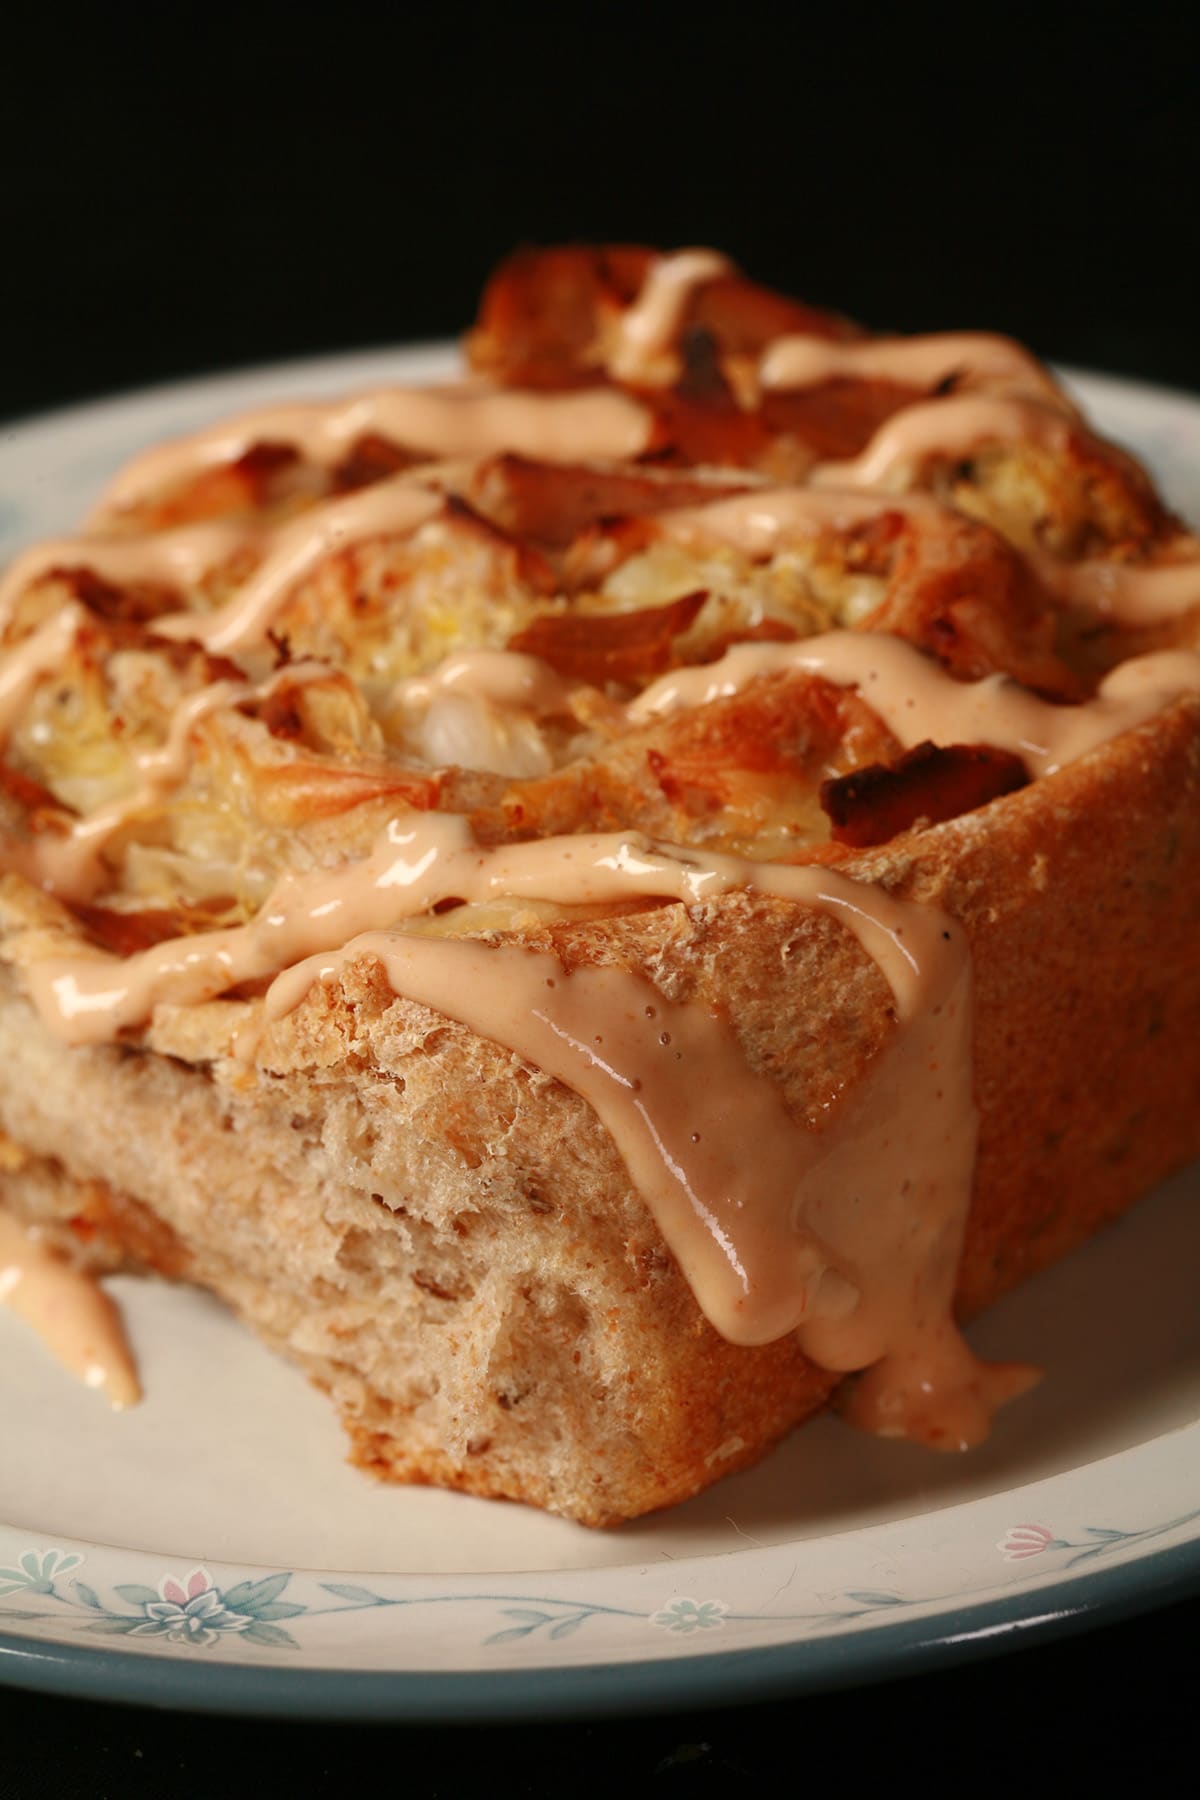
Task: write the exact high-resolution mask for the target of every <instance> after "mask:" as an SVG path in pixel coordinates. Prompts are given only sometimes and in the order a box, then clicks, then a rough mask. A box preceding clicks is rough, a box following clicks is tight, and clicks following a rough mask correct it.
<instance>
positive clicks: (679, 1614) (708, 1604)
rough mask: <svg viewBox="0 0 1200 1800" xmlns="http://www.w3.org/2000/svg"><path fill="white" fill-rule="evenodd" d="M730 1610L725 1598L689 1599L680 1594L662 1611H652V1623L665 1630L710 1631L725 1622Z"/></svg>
mask: <svg viewBox="0 0 1200 1800" xmlns="http://www.w3.org/2000/svg"><path fill="white" fill-rule="evenodd" d="M728 1611H729V1608H728V1607H727V1606H726V1604H725V1602H724V1601H723V1600H688V1599H686V1598H684V1596H683V1595H680V1597H679V1599H677V1600H672V1601H671V1603H670V1605H669V1606H664V1607H663V1609H662V1611H661V1612H656V1613H652V1614H651V1615H650V1623H651V1624H652V1625H660V1626H661V1627H662V1629H663V1630H664V1631H682V1632H686V1631H709V1630H712V1629H713V1628H714V1627H716V1626H718V1625H723V1624H724V1623H725V1615H726V1613H727V1612H728Z"/></svg>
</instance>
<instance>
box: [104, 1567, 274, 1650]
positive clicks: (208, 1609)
mask: <svg viewBox="0 0 1200 1800" xmlns="http://www.w3.org/2000/svg"><path fill="white" fill-rule="evenodd" d="M145 1591H146V1592H147V1593H148V1594H153V1592H154V1590H153V1589H152V1588H148V1589H146V1590H145ZM158 1592H159V1596H160V1598H159V1599H157V1600H155V1599H149V1600H142V1601H141V1607H142V1612H143V1614H144V1617H143V1620H142V1623H141V1624H140V1625H135V1626H134V1627H133V1630H132V1631H131V1632H130V1633H129V1635H130V1637H165V1638H166V1639H167V1642H168V1643H172V1644H190V1645H193V1646H198V1647H201V1648H207V1647H208V1646H209V1645H211V1644H215V1643H217V1642H218V1641H219V1638H220V1635H221V1633H222V1632H226V1631H245V1630H247V1629H248V1628H249V1626H250V1625H251V1624H252V1623H253V1620H252V1619H251V1618H250V1617H249V1615H248V1614H245V1613H236V1612H231V1611H230V1609H229V1608H228V1607H227V1606H226V1605H225V1600H224V1596H223V1595H222V1593H221V1590H220V1588H218V1587H216V1586H214V1584H213V1578H212V1576H211V1575H210V1574H209V1572H208V1570H207V1569H193V1570H192V1571H191V1573H190V1574H189V1575H187V1576H185V1577H184V1579H183V1580H182V1581H180V1580H177V1578H176V1577H175V1576H174V1575H164V1576H163V1578H162V1580H161V1581H160V1582H159V1584H158Z"/></svg>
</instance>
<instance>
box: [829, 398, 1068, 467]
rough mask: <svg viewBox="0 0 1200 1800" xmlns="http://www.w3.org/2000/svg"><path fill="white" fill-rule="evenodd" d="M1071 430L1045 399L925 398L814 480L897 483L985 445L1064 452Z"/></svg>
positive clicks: (1058, 410) (1065, 416)
mask: <svg viewBox="0 0 1200 1800" xmlns="http://www.w3.org/2000/svg"><path fill="white" fill-rule="evenodd" d="M1072 429H1073V424H1072V419H1071V416H1070V414H1069V413H1066V412H1064V411H1063V409H1062V408H1061V407H1058V406H1051V405H1048V404H1047V403H1046V402H1045V401H1044V400H1020V399H1010V398H1008V397H1002V396H998V395H993V394H961V395H951V396H950V397H949V398H947V399H945V400H923V401H920V402H918V403H917V404H916V405H914V406H905V407H902V408H901V410H900V411H899V412H896V413H893V414H892V416H891V418H890V419H886V420H885V421H884V423H883V424H882V425H881V426H880V427H879V430H878V431H877V432H876V433H875V435H874V437H873V438H872V439H871V441H870V443H869V444H868V445H867V447H866V449H865V450H864V451H863V452H862V453H861V455H859V456H855V457H852V458H850V460H849V461H847V462H828V463H822V464H820V465H819V467H818V468H816V469H814V470H813V473H812V480H813V481H814V482H816V483H817V484H818V485H821V484H829V485H832V486H834V487H876V486H879V485H883V484H885V483H888V482H891V483H897V482H900V481H902V480H903V479H906V478H907V477H908V476H910V475H912V474H915V473H916V471H917V470H918V469H919V468H920V466H921V464H922V463H924V462H927V461H928V460H929V459H930V458H931V457H937V456H942V457H947V456H967V455H970V454H971V453H973V452H974V451H976V450H979V449H980V448H981V447H982V446H983V445H985V444H1012V443H1018V444H1019V443H1035V444H1042V445H1045V446H1047V447H1048V448H1051V449H1056V450H1057V449H1062V448H1063V447H1064V446H1065V444H1066V443H1067V440H1068V438H1069V437H1070V434H1071V431H1072Z"/></svg>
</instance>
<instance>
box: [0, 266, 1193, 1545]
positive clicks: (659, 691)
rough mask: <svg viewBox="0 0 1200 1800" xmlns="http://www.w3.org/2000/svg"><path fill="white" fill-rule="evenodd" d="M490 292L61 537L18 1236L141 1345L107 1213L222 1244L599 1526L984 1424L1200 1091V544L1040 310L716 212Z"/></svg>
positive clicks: (23, 1023) (8, 940) (44, 1267)
mask: <svg viewBox="0 0 1200 1800" xmlns="http://www.w3.org/2000/svg"><path fill="white" fill-rule="evenodd" d="M466 349H467V355H468V359H469V362H470V364H471V372H470V375H469V377H468V378H467V379H466V380H464V381H463V382H461V383H460V384H457V385H449V386H444V387H440V388H433V389H420V390H418V389H408V390H406V389H400V388H390V389H380V390H376V391H373V392H370V393H365V394H358V395H355V396H352V397H350V398H348V399H346V400H344V401H339V402H336V403H324V402H323V403H320V404H314V403H309V404H297V405H294V406H277V407H272V408H270V409H267V410H264V411H262V412H260V413H256V414H251V415H248V416H246V417H242V418H238V419H234V420H232V421H230V422H229V423H227V424H225V425H222V426H219V427H216V428H213V429H210V430H207V431H205V432H203V433H201V434H199V435H197V436H195V437H192V438H189V439H185V440H181V441H179V442H175V443H169V444H166V445H163V446H161V447H159V448H156V449H153V450H150V451H148V452H147V453H146V454H145V455H143V456H141V457H139V458H137V459H136V460H135V461H134V462H133V463H131V464H130V465H128V466H127V467H126V468H125V469H124V470H123V471H122V472H121V473H120V474H119V475H118V477H117V478H116V480H115V481H114V482H113V484H112V486H111V487H110V489H109V491H108V492H107V494H106V495H105V496H104V497H103V498H102V500H101V502H100V504H99V505H98V507H97V508H96V510H95V512H94V513H93V515H92V516H91V518H90V519H89V520H88V522H87V524H86V526H85V528H84V529H83V530H82V531H81V533H80V534H79V535H77V536H74V537H63V538H60V539H57V540H55V541H53V542H51V543H46V544H40V545H37V546H35V547H33V548H32V549H30V550H28V551H26V552H25V553H24V554H23V555H21V556H20V557H18V559H17V561H16V562H15V563H14V565H13V566H12V568H11V569H10V570H9V571H8V573H7V575H6V576H5V577H4V578H3V581H2V583H0V630H2V632H3V638H2V644H3V661H2V663H0V736H2V739H3V762H2V764H0V857H2V867H3V871H4V872H3V875H2V877H0V934H2V935H0V944H2V947H3V960H4V970H3V980H2V998H0V1034H2V1039H3V1053H4V1069H5V1076H4V1081H3V1093H2V1097H0V1108H2V1110H0V1126H2V1128H3V1134H4V1135H3V1137H0V1170H2V1175H0V1179H2V1182H3V1196H4V1207H5V1211H3V1212H0V1265H3V1270H6V1271H7V1273H6V1275H5V1281H4V1284H3V1285H4V1286H5V1287H6V1288H7V1290H8V1294H9V1298H10V1299H12V1300H14V1301H15V1302H16V1303H17V1304H18V1306H19V1307H20V1308H21V1309H22V1310H23V1311H24V1312H25V1313H26V1314H27V1315H28V1316H29V1317H30V1318H31V1319H32V1320H33V1322H34V1323H35V1325H37V1324H40V1325H41V1326H42V1328H43V1330H44V1332H45V1335H47V1337H48V1338H49V1340H50V1342H51V1348H53V1349H56V1350H57V1351H58V1353H59V1355H60V1356H61V1357H62V1359H63V1360H64V1361H65V1362H67V1363H68V1364H72V1365H74V1366H77V1367H79V1368H80V1369H82V1370H83V1371H85V1372H86V1373H87V1378H88V1379H90V1380H92V1381H93V1382H95V1383H96V1384H103V1385H106V1386H107V1388H108V1390H109V1392H110V1395H111V1397H112V1398H113V1399H114V1400H115V1401H118V1402H121V1401H125V1400H128V1399H130V1398H132V1397H133V1395H134V1393H135V1391H136V1384H135V1380H134V1376H133V1372H132V1370H131V1368H130V1367H129V1365H128V1361H127V1358H126V1356H125V1353H124V1350H123V1346H122V1341H121V1337H120V1330H119V1321H118V1320H117V1319H116V1317H115V1315H113V1314H112V1313H111V1311H109V1310H106V1306H105V1303H104V1301H103V1298H102V1296H101V1295H100V1294H99V1293H98V1291H97V1290H95V1288H94V1287H93V1286H92V1285H91V1281H90V1278H91V1276H92V1275H93V1274H94V1273H95V1272H97V1271H103V1270H105V1269H112V1268H115V1267H119V1266H133V1267H138V1268H146V1269H152V1270H157V1271H158V1272H160V1273H162V1274H165V1275H168V1276H171V1277H175V1278H179V1279H184V1280H188V1281H194V1282H198V1283H201V1284H203V1285H204V1286H206V1287H209V1288H211V1289H213V1290H214V1291H215V1292H216V1293H218V1294H220V1295H221V1296H222V1297H223V1298H224V1299H225V1300H226V1301H228V1302H229V1304H230V1305H231V1306H233V1307H234V1308H235V1309H236V1310H237V1311H238V1312H239V1313H240V1314H241V1315H242V1316H243V1317H244V1318H246V1319H247V1320H248V1321H249V1322H250V1323H251V1324H252V1325H253V1326H254V1327H255V1329H256V1330H257V1331H259V1332H260V1333H261V1334H262V1336H263V1337H264V1338H266V1340H267V1341H268V1342H270V1343H272V1344H275V1345H278V1346H279V1348H280V1349H282V1350H284V1351H285V1352H286V1353H287V1354H288V1355H289V1356H291V1357H292V1358H294V1359H295V1360H296V1361H297V1362H299V1363H300V1364H301V1366H302V1367H303V1368H305V1369H306V1370H307V1372H308V1373H309V1374H310V1375H311V1377H312V1378H313V1379H314V1380H315V1381H316V1382H318V1383H319V1384H320V1385H321V1386H323V1387H325V1388H327V1389H328V1390H329V1392H330V1393H331V1395H332V1396H333V1398H334V1400H335V1402H336V1404H337V1406H338V1408H339V1410H340V1412H341V1414H342V1416H343V1418H344V1420H345V1423H346V1427H347V1429H348V1431H349V1433H350V1435H351V1439H352V1441H353V1446H354V1456H355V1458H356V1460H357V1461H359V1462H360V1463H362V1464H363V1465H364V1466H366V1467H369V1468H371V1469H372V1470H374V1471H375V1472H377V1473H378V1474H381V1475H384V1476H387V1477H391V1478H394V1479H397V1480H402V1481H422V1482H435V1483H439V1484H441V1485H444V1486H448V1487H456V1488H462V1489H467V1490H470V1491H472V1492H475V1493H480V1494H493V1495H506V1496H510V1497H513V1498H518V1499H523V1500H528V1501H532V1502H534V1503H536V1504H537V1505H540V1506H545V1507H548V1508H551V1509H553V1510H554V1511H557V1512H561V1513H565V1514H567V1515H569V1516H571V1517H573V1518H576V1519H580V1520H582V1521H584V1522H585V1523H588V1524H607V1523H611V1522H613V1521H616V1520H619V1519H623V1518H629V1517H632V1516H634V1515H636V1514H638V1513H641V1512H644V1511H646V1510H648V1509H650V1508H653V1507H658V1506H664V1505H667V1504H669V1503H671V1502H672V1501H676V1500H679V1499H681V1498H683V1497H685V1496H687V1495H689V1494H692V1493H694V1492H696V1491H697V1489H699V1488H702V1487H704V1486H705V1485H706V1484H707V1483H709V1482H711V1481H714V1480H716V1479H717V1478H718V1477H719V1476H721V1475H723V1474H725V1473H727V1472H729V1471H730V1470H733V1469H736V1468H739V1467H742V1466H743V1465H745V1464H746V1463H748V1462H750V1461H752V1460H754V1459H755V1458H756V1457H758V1456H761V1455H762V1453H763V1452H764V1450H766V1449H767V1448H768V1447H769V1446H770V1445H771V1444H772V1443H773V1442H775V1441H776V1439H778V1438H779V1436H780V1435H781V1434H782V1433H783V1432H785V1431H786V1430H788V1429H789V1427H791V1426H792V1425H794V1424H796V1423H797V1422H798V1421H800V1420H802V1419H804V1418H805V1417H807V1416H808V1415H809V1414H811V1413H812V1412H814V1411H815V1410H817V1409H818V1408H820V1407H822V1406H824V1405H825V1404H826V1402H827V1401H828V1400H829V1399H830V1397H831V1396H834V1395H836V1398H837V1404H838V1405H839V1407H840V1408H841V1410H842V1411H844V1412H845V1413H846V1414H847V1415H848V1416H849V1417H850V1418H851V1419H852V1420H853V1421H854V1422H855V1423H857V1424H859V1425H861V1426H864V1427H866V1428H868V1429H871V1430H874V1431H878V1432H882V1433H884V1434H887V1435H892V1436H903V1437H909V1438H915V1439H917V1440H919V1441H921V1442H924V1443H927V1444H930V1445H933V1446H935V1447H939V1448H959V1447H965V1446H968V1445H970V1444H973V1443H975V1442H977V1441H978V1440H979V1439H980V1438H982V1437H983V1436H984V1435H985V1434H986V1432H987V1430H988V1428H989V1425H990V1422H991V1418H992V1414H993V1412H994V1410H995V1408H996V1407H997V1406H998V1405H999V1404H1000V1403H1001V1402H1004V1401H1006V1400H1009V1399H1012V1398H1014V1397H1015V1396H1016V1395H1018V1394H1019V1393H1020V1392H1021V1391H1022V1390H1023V1389H1024V1388H1026V1387H1027V1386H1028V1385H1029V1384H1030V1382H1031V1381H1032V1380H1034V1379H1035V1378H1036V1372H1035V1371H1033V1370H1031V1369H1029V1368H1027V1367H1026V1366H1024V1365H1023V1364H1022V1363H1021V1362H1020V1360H1019V1359H1020V1356H1021V1351H1022V1346H1021V1345H1020V1344H1014V1345H1013V1346H1012V1355H1013V1357H1014V1361H1013V1362H1012V1363H1008V1364H1004V1365H985V1364H983V1363H981V1362H979V1361H978V1360H977V1359H976V1358H975V1356H974V1355H973V1354H972V1352H971V1351H970V1350H969V1349H968V1347H967V1345H966V1343H965V1342H964V1340H963V1338H962V1336H961V1335H960V1331H959V1324H960V1322H961V1321H962V1320H963V1319H965V1318H967V1317H969V1316H970V1315H972V1314H973V1313H975V1312H976V1311H978V1310H979V1308H981V1307H983V1306H985V1305H987V1304H988V1303H989V1302H990V1301H991V1300H993V1299H995V1298H996V1297H997V1296H998V1295H999V1294H1001V1293H1003V1292H1004V1291H1005V1290H1006V1289H1007V1288H1009V1287H1011V1286H1012V1285H1013V1284H1014V1283H1015V1282H1017V1281H1018V1280H1020V1279H1021V1278H1022V1277H1024V1276H1025V1275H1027V1274H1029V1273H1030V1272H1031V1271H1033V1270H1035V1269H1037V1268H1040V1267H1042V1266H1043V1265H1044V1264H1046V1263H1048V1262H1050V1261H1051V1260H1053V1259H1054V1258H1055V1257H1057V1256H1059V1255H1061V1254H1062V1253H1063V1252H1065V1251H1067V1250H1069V1249H1070V1248H1071V1247H1072V1246H1073V1245H1075V1244H1077V1243H1079V1242H1080V1241H1081V1240H1082V1239H1084V1238H1085V1237H1086V1236H1087V1235H1088V1234H1089V1233H1090V1232H1092V1231H1093V1230H1095V1229H1096V1228H1097V1226H1099V1225H1100V1224H1102V1223H1103V1222H1104V1221H1105V1220H1107V1219H1110V1218H1112V1217H1113V1216H1114V1215H1115V1214H1116V1213H1118V1212H1119V1211H1120V1210H1121V1209H1122V1208H1123V1207H1125V1206H1126V1205H1128V1204H1129V1203H1130V1202H1131V1201H1132V1200H1133V1199H1134V1198H1135V1197H1136V1196H1138V1195H1139V1194H1141V1193H1143V1192H1145V1191H1146V1189H1147V1188H1148V1187H1150V1186H1151V1185H1152V1184H1153V1183H1154V1182H1155V1181H1157V1180H1158V1179H1159V1178H1160V1177H1161V1176H1163V1175H1164V1174H1165V1173H1166V1172H1167V1171H1168V1170H1170V1169H1171V1168H1173V1167H1175V1166H1177V1165H1179V1164H1180V1163H1182V1162H1183V1161H1185V1160H1186V1159H1187V1158H1188V1157H1190V1156H1192V1155H1194V1154H1195V1153H1196V1152H1197V1151H1198V1150H1200V1109H1197V1107H1196V1104H1195V1101H1196V1093H1197V1088H1198V1085H1200V955H1198V954H1197V947H1198V944H1200V934H1198V923H1200V920H1198V912H1200V805H1198V799H1200V643H1198V640H1200V542H1197V540H1196V539H1194V538H1193V537H1191V536H1189V535H1188V534H1187V533H1186V531H1185V530H1184V528H1183V527H1182V526H1181V525H1180V523H1179V522H1178V521H1177V520H1176V519H1174V518H1173V517H1172V516H1171V515H1170V513H1169V512H1168V511H1167V510H1166V508H1165V507H1164V505H1163V504H1162V502H1161V501H1160V499H1159V498H1158V496H1157V495H1156V494H1155V492H1154V489H1153V487H1152V485H1151V483H1150V482H1149V480H1148V478H1147V476H1146V475H1145V473H1144V471H1143V470H1142V469H1141V468H1140V467H1139V466H1138V465H1137V464H1136V463H1135V462H1134V461H1133V460H1132V459H1131V458H1130V457H1129V456H1128V455H1126V454H1125V453H1124V452H1122V451H1120V450H1118V449H1116V448H1114V446H1112V445H1111V444H1109V443H1107V442H1105V441H1104V440H1103V439H1102V438H1100V437H1098V436H1097V435H1096V434H1095V432H1094V431H1093V430H1092V429H1091V428H1090V426H1089V425H1088V423H1087V421H1086V420H1085V419H1084V418H1083V417H1081V415H1080V413H1079V411H1078V410H1077V407H1076V405H1075V404H1074V402H1073V400H1072V399H1071V398H1070V396H1069V395H1067V394H1066V393H1065V392H1064V391H1063V390H1062V389H1061V388H1060V387H1059V386H1058V385H1057V383H1056V382H1055V381H1054V380H1053V378H1052V377H1051V376H1050V374H1049V373H1048V372H1047V371H1046V369H1045V368H1044V367H1043V366H1042V365H1041V364H1040V363H1038V362H1037V361H1036V359H1035V358H1034V357H1032V356H1031V355H1030V354H1029V353H1028V352H1027V351H1025V350H1023V349H1022V348H1021V347H1020V346H1019V345H1017V344H1015V343H1012V342H1010V341H1009V340H1007V339H1004V338H999V337H993V336H987V335H984V334H980V333H956V334H939V335H936V336H929V337H912V338H892V337H878V336H871V335H868V334H866V333H864V332H862V331H861V330H860V329H859V328H857V327H856V326H854V325H852V324H851V323H850V322H848V321H846V320H844V319H841V318H836V317H833V316H831V315H828V314H824V313H819V312H816V311H814V310H812V309H811V308H808V307H805V306H801V305H799V304H797V303H794V302H792V301H789V300H785V299H783V298H781V297H780V296H778V295H775V294H772V293H770V292H768V291H767V290H765V289H763V288H759V287H757V286H755V285H754V284H753V283H751V282H749V281H747V280H746V279H745V278H744V277H743V276H742V275H741V274H740V273H739V272H738V271H737V270H736V269H735V268H733V267H732V266H731V265H730V264H729V263H728V261H727V260H726V259H725V258H723V257H721V256H719V255H717V254H716V253H715V252H712V251H707V250H686V251H682V252H677V253H674V254H671V255H662V254H659V253H657V252H654V251H650V250H645V249H640V248H636V247H629V246H625V247H619V248H611V249H606V250H584V249H563V250H552V251H544V252H542V251H538V252H534V251H529V252H523V253H521V254H520V255H518V256H516V257H514V258H513V259H512V260H511V261H510V262H509V263H507V264H505V265H504V266H503V267H502V268H501V269H500V270H499V271H498V272H497V273H496V275H495V276H494V277H493V278H492V280H491V282H490V283H489V285H488V287H487V290H486V292H485V295H484V298H483V302H482V305H481V309H480V315H479V319H478V321H477V323H476V325H475V327H474V329H473V330H472V331H471V333H470V334H469V336H468V338H467V340H466ZM65 1046H69V1049H68V1048H65ZM143 1374H144V1377H145V1379H147V1380H148V1381H150V1382H153V1380H154V1370H153V1368H149V1369H147V1370H145V1371H143Z"/></svg>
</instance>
